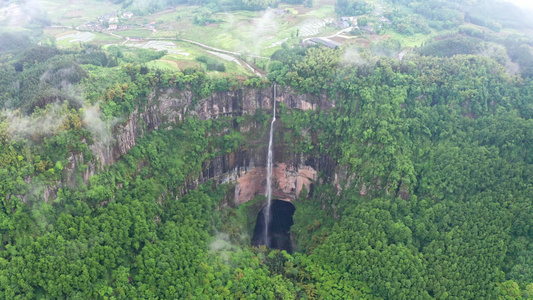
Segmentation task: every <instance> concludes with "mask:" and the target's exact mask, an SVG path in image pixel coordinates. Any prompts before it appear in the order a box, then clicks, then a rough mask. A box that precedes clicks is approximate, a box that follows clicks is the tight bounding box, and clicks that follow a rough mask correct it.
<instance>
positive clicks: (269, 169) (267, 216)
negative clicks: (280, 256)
mask: <svg viewBox="0 0 533 300" xmlns="http://www.w3.org/2000/svg"><path fill="white" fill-rule="evenodd" d="M272 107H273V109H272V116H273V117H272V122H271V123H270V140H269V142H268V157H267V186H266V197H267V204H266V207H265V210H264V214H263V215H264V216H265V235H264V239H265V240H264V242H265V246H267V247H270V239H269V237H268V227H269V225H270V220H271V218H270V203H271V202H272V164H273V163H272V160H273V156H274V155H273V150H272V148H273V145H272V144H273V143H274V142H273V140H274V122H276V83H274V98H273V101H272Z"/></svg>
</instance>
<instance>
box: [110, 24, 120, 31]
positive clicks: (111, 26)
mask: <svg viewBox="0 0 533 300" xmlns="http://www.w3.org/2000/svg"><path fill="white" fill-rule="evenodd" d="M117 28H118V25H117V24H109V27H108V28H107V30H117Z"/></svg>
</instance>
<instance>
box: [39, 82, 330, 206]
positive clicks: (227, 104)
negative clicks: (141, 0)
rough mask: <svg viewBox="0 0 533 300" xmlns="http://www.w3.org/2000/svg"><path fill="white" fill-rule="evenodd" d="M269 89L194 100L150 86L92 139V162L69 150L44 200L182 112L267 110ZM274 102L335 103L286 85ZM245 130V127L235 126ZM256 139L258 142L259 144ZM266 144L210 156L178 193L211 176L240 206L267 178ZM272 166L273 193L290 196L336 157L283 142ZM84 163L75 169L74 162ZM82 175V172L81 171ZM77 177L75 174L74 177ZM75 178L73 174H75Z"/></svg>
mask: <svg viewBox="0 0 533 300" xmlns="http://www.w3.org/2000/svg"><path fill="white" fill-rule="evenodd" d="M272 98H273V91H272V89H270V88H268V89H246V88H243V89H238V90H235V91H230V92H217V93H214V94H212V95H211V96H209V97H208V98H205V99H200V100H198V101H196V103H195V101H194V98H193V95H192V93H191V92H190V91H179V90H177V89H166V90H156V91H153V92H152V93H151V94H150V95H149V97H148V99H147V102H146V105H145V106H143V107H139V108H137V109H136V110H135V111H134V112H133V113H131V114H130V115H129V116H128V117H127V118H126V119H125V120H123V121H122V122H120V123H119V124H117V125H115V126H114V128H112V135H113V139H112V141H111V142H108V143H103V142H98V141H97V142H95V143H94V144H93V145H91V146H90V149H91V150H92V152H93V154H94V156H95V157H96V161H94V162H84V160H83V156H82V155H78V154H73V155H72V156H71V157H70V158H69V164H68V166H66V168H65V170H64V172H65V175H66V176H65V178H66V182H63V183H57V184H55V185H54V186H50V187H46V193H44V194H46V195H44V196H45V197H44V198H45V201H48V200H49V199H53V198H55V197H54V195H55V194H57V190H58V188H59V187H61V186H69V187H74V186H75V185H76V184H77V183H79V178H80V177H81V179H82V181H83V182H84V183H85V184H88V180H89V177H90V176H92V175H93V174H95V173H96V172H97V170H98V169H102V168H103V167H104V166H105V165H110V164H113V163H115V162H117V160H118V159H119V158H120V157H121V156H122V155H123V154H125V153H127V152H128V151H129V150H130V149H131V148H132V147H134V146H135V145H136V143H137V140H138V139H139V138H141V137H142V136H144V135H146V134H148V133H149V132H150V131H152V130H156V129H159V128H161V127H162V126H163V127H165V128H166V127H171V126H173V125H175V124H177V123H179V122H181V121H183V120H184V118H186V117H190V116H197V117H198V118H199V119H200V120H208V119H215V118H218V117H220V116H232V117H237V116H243V115H253V114H254V113H255V112H256V110H258V109H261V110H265V111H270V110H271V109H272V104H273V103H272ZM276 101H278V102H283V103H284V104H285V106H286V107H287V108H289V109H301V110H308V109H317V108H320V109H323V110H329V109H330V108H332V107H334V105H335V104H334V103H333V102H332V101H330V100H328V99H327V97H326V96H324V95H320V96H314V95H299V94H296V93H295V92H294V91H293V90H292V89H289V88H278V91H277V97H276ZM239 130H241V131H242V132H247V131H249V130H250V128H247V127H242V128H239ZM259 144H261V143H259ZM266 148H267V145H266V143H265V144H264V146H260V147H257V148H254V149H243V150H239V151H236V152H233V153H230V154H228V155H224V156H219V157H215V158H214V159H212V160H210V161H206V162H204V163H203V171H202V173H201V174H200V175H199V176H198V178H197V179H193V180H189V181H188V182H187V183H186V184H185V186H184V187H183V190H182V193H186V192H188V191H189V190H191V189H195V188H197V187H198V185H200V184H202V183H204V182H206V181H208V180H210V179H214V180H215V182H216V183H217V184H222V183H228V182H233V183H234V184H235V197H234V201H233V203H228V204H230V205H239V204H242V203H245V202H246V201H249V200H251V199H253V197H254V196H255V195H259V194H264V193H265V191H264V189H265V181H266V169H265V166H266V151H267V149H266ZM274 162H275V168H274V172H273V177H274V180H273V183H274V191H273V194H274V196H275V197H276V198H279V199H284V200H288V201H290V200H293V199H295V198H296V197H297V195H299V193H300V191H301V190H302V189H303V187H304V186H305V187H306V189H307V191H310V192H312V191H313V183H314V182H315V181H316V180H317V179H318V176H317V174H318V173H319V172H322V173H325V174H327V175H328V174H329V175H331V174H333V172H334V169H335V166H336V164H335V162H334V161H333V160H332V159H330V158H328V157H319V158H315V157H306V156H302V155H300V154H298V153H295V152H291V150H290V149H288V148H287V147H285V146H284V145H277V146H276V148H275V157H274ZM84 164H85V165H88V168H86V169H84V170H79V168H78V166H80V165H84ZM80 175H81V176H80ZM76 176H78V177H76ZM77 178H78V179H77Z"/></svg>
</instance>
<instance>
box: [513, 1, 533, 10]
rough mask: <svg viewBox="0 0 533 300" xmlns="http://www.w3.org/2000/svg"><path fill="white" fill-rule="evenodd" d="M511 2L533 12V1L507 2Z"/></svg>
mask: <svg viewBox="0 0 533 300" xmlns="http://www.w3.org/2000/svg"><path fill="white" fill-rule="evenodd" d="M507 1H509V2H512V3H514V4H516V5H518V6H520V7H524V8H529V9H531V10H533V1H531V0H507Z"/></svg>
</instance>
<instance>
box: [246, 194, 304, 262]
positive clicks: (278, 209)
mask: <svg viewBox="0 0 533 300" xmlns="http://www.w3.org/2000/svg"><path fill="white" fill-rule="evenodd" d="M264 209H265V208H264V207H263V209H261V211H260V212H259V213H258V214H257V221H256V223H255V229H254V235H253V237H252V246H256V247H257V246H261V245H265V244H267V246H268V247H269V248H273V249H279V250H285V251H287V252H289V253H292V240H291V235H290V233H289V231H290V229H291V226H292V225H293V224H294V221H293V219H292V217H293V216H294V212H295V211H296V208H295V207H294V205H293V204H292V203H290V202H288V201H283V200H277V199H275V200H272V202H271V204H270V216H271V218H272V219H271V222H270V225H269V227H268V235H269V236H268V243H265V238H264V234H265V217H264V215H263V210H264Z"/></svg>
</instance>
